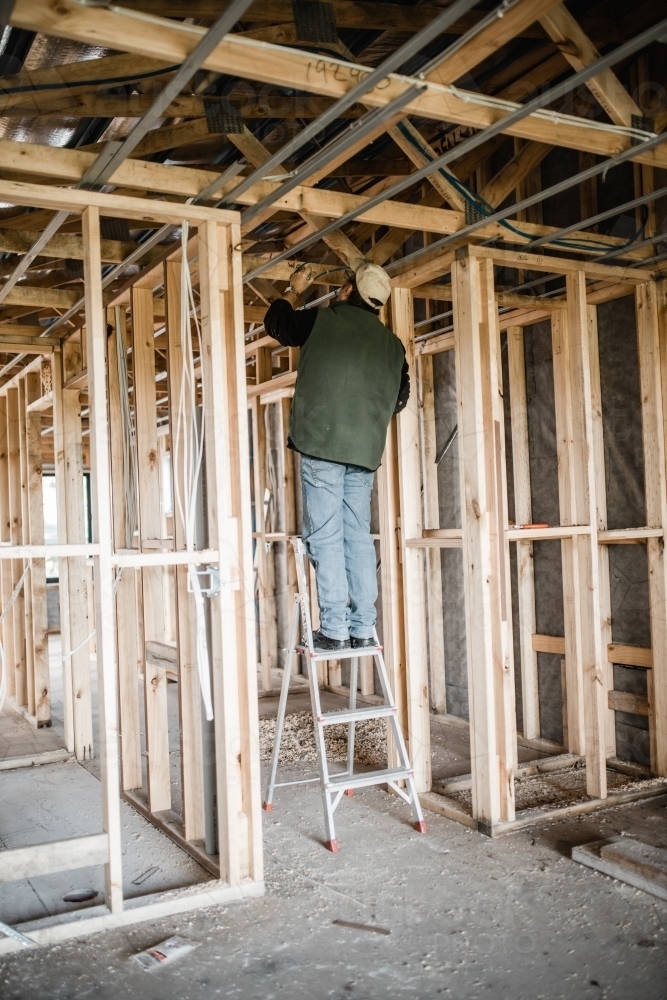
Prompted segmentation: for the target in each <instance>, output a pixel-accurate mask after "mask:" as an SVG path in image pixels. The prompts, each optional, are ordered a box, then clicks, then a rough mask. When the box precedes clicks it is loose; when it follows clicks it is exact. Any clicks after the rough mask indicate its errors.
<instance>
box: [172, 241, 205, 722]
mask: <svg viewBox="0 0 667 1000" xmlns="http://www.w3.org/2000/svg"><path fill="white" fill-rule="evenodd" d="M188 232H189V223H188V222H184V223H183V226H182V228H181V255H182V256H181V316H180V333H181V338H180V339H181V350H182V353H183V357H182V363H181V384H180V389H179V398H178V410H177V416H176V432H175V436H174V443H173V451H174V454H175V455H178V454H180V455H181V456H182V461H181V462H180V463H179V464H177V463H174V476H173V479H174V493H175V496H176V506H177V510H178V514H179V517H180V518H181V523H182V525H183V532H184V535H185V548H186V550H187V551H188V552H194V551H195V527H196V519H197V499H198V493H199V490H200V489H201V476H202V471H203V457H204V421H203V420H202V422H201V425H199V422H198V420H197V385H196V379H195V365H194V351H193V346H192V324H191V322H190V320H191V317H192V318H193V319H194V323H195V328H196V331H197V338H198V340H199V343H200V344H201V330H200V327H199V319H198V317H197V308H196V303H195V301H194V293H193V289H192V276H191V274H190V264H189V261H188ZM203 392H204V383H203V381H202V396H203ZM202 408H203V403H202ZM188 415H189V419H188ZM179 472H180V473H181V475H182V481H181V479H180V477H179ZM187 588H188V593H190V594H192V595H193V600H194V604H195V630H196V647H197V668H198V672H199V686H200V690H201V695H202V701H203V703H204V711H205V714H206V719H207V720H208V721H209V722H210V721H211V720H212V719H213V702H212V697H211V670H210V662H209V651H208V639H207V634H206V609H205V606H204V591H203V590H202V586H201V581H200V579H199V573H198V570H197V565H196V564H195V563H188V565H187Z"/></svg>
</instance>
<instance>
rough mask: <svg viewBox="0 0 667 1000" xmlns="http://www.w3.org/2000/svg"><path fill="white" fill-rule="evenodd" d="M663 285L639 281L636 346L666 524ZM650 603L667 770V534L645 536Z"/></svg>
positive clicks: (655, 503)
mask: <svg viewBox="0 0 667 1000" xmlns="http://www.w3.org/2000/svg"><path fill="white" fill-rule="evenodd" d="M665 304H666V303H665V297H664V285H663V284H662V283H661V284H660V285H659V286H656V284H655V283H654V282H647V283H646V284H642V285H637V288H636V291H635V305H636V312H637V346H638V351H639V378H640V386H641V397H642V427H643V440H644V481H645V484H646V524H647V527H649V528H663V529H665V528H667V467H666V466H665V422H664V421H665V414H664V413H663V406H664V395H663V393H664V389H665V387H664V385H663V384H662V383H663V379H664V376H665V372H664V370H663V371H662V373H661V370H660V369H661V365H660V354H661V350H660V348H661V344H660V340H661V339H663V338H664V336H665V332H666V331H665V316H664V307H665ZM647 547H648V570H649V607H650V613H651V648H652V651H653V669H652V671H649V681H651V680H652V682H653V685H652V687H653V690H652V691H651V689H650V687H649V692H650V695H652V701H653V727H652V728H653V729H654V730H655V732H654V733H651V770H652V771H653V772H654V773H657V774H660V775H663V776H667V610H666V608H667V561H666V560H665V545H664V538H649V539H647Z"/></svg>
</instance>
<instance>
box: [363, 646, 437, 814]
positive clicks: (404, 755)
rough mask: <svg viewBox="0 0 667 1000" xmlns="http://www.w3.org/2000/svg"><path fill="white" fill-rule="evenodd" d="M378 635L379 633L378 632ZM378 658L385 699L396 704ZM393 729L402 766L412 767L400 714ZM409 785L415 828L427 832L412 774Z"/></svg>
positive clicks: (385, 672) (407, 779)
mask: <svg viewBox="0 0 667 1000" xmlns="http://www.w3.org/2000/svg"><path fill="white" fill-rule="evenodd" d="M376 637H377V633H376ZM376 660H377V665H378V674H379V677H380V686H381V687H382V693H383V694H384V697H385V701H386V702H387V703H388V704H389V705H394V697H393V695H392V692H391V688H390V686H389V677H388V675H387V668H386V666H385V663H384V657H383V655H382V653H379V652H378V653H376ZM391 725H392V731H393V734H394V741H395V744H396V749H397V750H398V758H399V761H400V764H401V767H405V768H409V767H410V758H409V757H408V751H407V747H406V746H405V740H404V739H403V730H402V729H401V725H400V722H399V721H398V716H397V715H396V714H394V715H392V716H391ZM405 781H406V784H407V786H408V794H409V796H410V805H411V806H412V813H413V816H414V828H415V830H417V831H418V832H419V833H426V830H427V827H426V822H425V820H424V814H423V812H422V807H421V803H420V801H419V796H418V794H417V786H416V785H415V779H414V777H413V776H412V774H410V775H408V777H407V778H406V779H405Z"/></svg>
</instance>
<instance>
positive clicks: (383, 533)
mask: <svg viewBox="0 0 667 1000" xmlns="http://www.w3.org/2000/svg"><path fill="white" fill-rule="evenodd" d="M396 453H397V444H396V419H392V421H391V423H390V424H389V428H388V430H387V440H386V444H385V448H384V454H383V455H382V465H381V466H380V468H379V469H378V508H379V518H380V579H381V582H382V642H383V645H384V656H385V662H386V664H387V673H388V675H389V683H390V684H391V690H392V693H393V695H394V701H395V702H396V707H397V708H398V718H399V720H400V723H401V726H402V728H403V732H404V734H405V735H406V736H407V733H408V716H407V703H406V702H407V698H406V689H405V669H404V664H405V640H404V633H403V615H402V603H403V564H402V562H401V543H400V534H401V530H400V523H399V522H400V517H399V488H398V462H397V458H396ZM387 734H388V740H389V744H388V764H389V767H398V754H397V750H396V747H395V746H394V745H393V740H392V736H391V728H390V726H389V723H387Z"/></svg>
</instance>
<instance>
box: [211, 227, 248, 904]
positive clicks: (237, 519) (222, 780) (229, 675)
mask: <svg viewBox="0 0 667 1000" xmlns="http://www.w3.org/2000/svg"><path fill="white" fill-rule="evenodd" d="M239 240H240V234H239V230H238V227H237V226H233V227H223V226H220V227H218V224H217V222H215V221H213V220H210V221H208V222H206V223H203V224H201V225H200V226H199V272H200V292H201V320H202V375H203V394H204V426H205V440H206V445H205V448H206V484H207V485H206V491H207V503H208V524H209V545H210V547H211V548H212V549H217V550H218V552H219V555H220V563H219V566H220V593H219V594H217V595H216V596H214V597H212V598H211V640H212V647H211V650H210V655H211V659H212V662H213V671H212V673H213V705H214V712H215V739H216V760H217V807H218V838H219V851H220V877H221V878H223V879H226V881H227V882H228V883H229V884H230V885H238V884H239V883H240V882H241V880H242V879H243V878H244V877H247V876H250V877H251V878H253V879H258V878H261V870H262V860H261V859H262V855H261V850H262V849H261V839H260V838H261V819H260V814H259V812H258V810H259V807H260V799H259V733H258V721H257V701H256V699H257V675H256V656H255V648H256V643H255V626H254V594H253V586H252V531H251V524H250V478H249V474H250V469H249V452H248V422H247V398H246V394H245V389H244V386H245V351H244V345H243V335H242V332H241V331H243V312H242V310H243V303H242V300H241V287H242V276H241V272H240V261H239V256H238V253H237V252H236V251H235V250H233V249H232V248H233V247H234V246H235V245H237V244H238V242H239Z"/></svg>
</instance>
